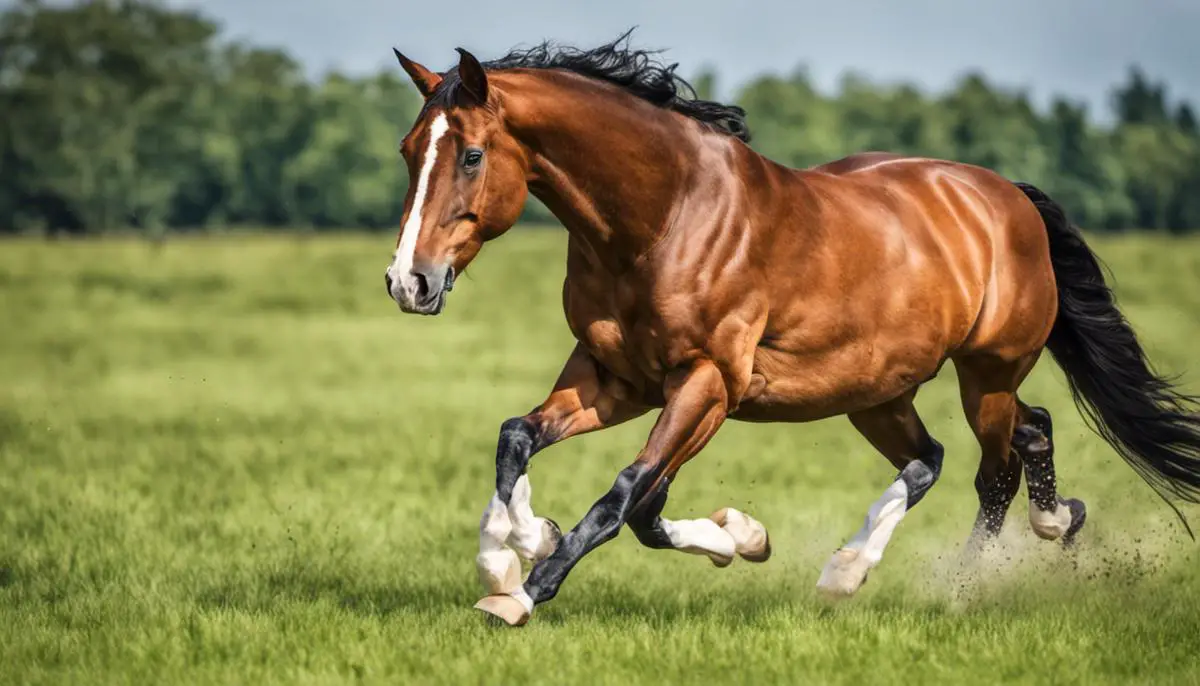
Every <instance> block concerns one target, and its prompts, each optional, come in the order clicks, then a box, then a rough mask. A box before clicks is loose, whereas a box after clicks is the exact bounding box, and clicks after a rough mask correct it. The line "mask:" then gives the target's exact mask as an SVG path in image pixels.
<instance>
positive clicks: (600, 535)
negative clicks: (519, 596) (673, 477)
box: [524, 464, 666, 603]
mask: <svg viewBox="0 0 1200 686" xmlns="http://www.w3.org/2000/svg"><path fill="white" fill-rule="evenodd" d="M656 475H657V470H655V469H653V468H651V467H649V466H648V465H645V464H634V465H631V466H629V467H626V468H625V469H623V470H622V471H621V473H620V474H619V475H617V480H616V482H614V483H613V486H612V488H611V489H609V491H608V493H606V494H605V495H604V497H602V498H600V500H597V501H596V503H595V504H594V505H592V508H591V509H590V510H588V513H587V514H586V515H584V516H583V519H581V520H580V521H579V523H578V524H576V525H575V528H574V529H571V531H570V532H569V533H568V534H567V535H566V536H563V539H562V542H560V543H559V545H558V548H557V549H555V551H554V553H553V554H552V555H550V557H547V558H546V559H544V560H542V561H541V562H538V563H537V564H536V565H534V566H533V569H532V570H531V571H530V572H529V577H528V578H527V579H526V580H525V585H524V588H525V592H526V593H528V594H529V597H530V598H532V599H533V602H534V603H543V602H545V601H547V600H550V599H551V598H553V597H554V596H555V595H557V594H558V588H559V586H560V585H562V582H563V580H564V579H565V578H566V577H567V574H568V573H569V572H570V571H571V568H572V567H574V566H575V564H576V563H578V562H579V560H580V559H581V558H582V557H583V556H584V555H586V554H587V553H589V552H590V551H591V550H592V549H594V548H595V547H597V546H599V545H600V544H602V543H604V542H606V541H610V540H612V539H613V538H615V537H616V535H617V534H618V533H620V531H621V527H622V526H623V525H624V524H625V522H626V521H627V520H628V518H629V516H630V512H631V510H632V508H633V506H634V505H635V504H637V503H638V502H639V501H640V500H641V499H642V496H644V495H645V493H646V489H647V488H648V487H649V486H650V484H651V483H653V481H654V479H655V477H656ZM660 499H661V500H662V501H663V502H665V500H666V489H665V488H664V489H663V491H662V495H661V496H655V498H653V499H652V500H650V501H649V502H651V503H652V502H654V501H657V500H660ZM647 509H649V508H647ZM660 509H661V508H660ZM656 517H657V515H656Z"/></svg>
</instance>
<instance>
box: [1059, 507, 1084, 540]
mask: <svg viewBox="0 0 1200 686" xmlns="http://www.w3.org/2000/svg"><path fill="white" fill-rule="evenodd" d="M1063 504H1064V505H1066V506H1067V507H1068V508H1069V509H1070V510H1071V525H1070V526H1069V527H1067V533H1065V534H1063V537H1062V542H1063V546H1064V547H1067V548H1070V547H1072V546H1074V545H1075V535H1076V534H1078V533H1079V531H1080V529H1082V528H1083V525H1084V523H1085V522H1087V506H1086V505H1084V504H1083V501H1082V500H1079V499H1078V498H1069V499H1067V500H1064V501H1063Z"/></svg>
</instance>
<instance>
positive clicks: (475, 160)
mask: <svg viewBox="0 0 1200 686" xmlns="http://www.w3.org/2000/svg"><path fill="white" fill-rule="evenodd" d="M482 161H483V151H482V150H479V149H477V148H471V149H470V150H468V151H467V154H465V155H463V167H464V168H466V169H474V168H476V167H478V166H479V163H480V162H482Z"/></svg>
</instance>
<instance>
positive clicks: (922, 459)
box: [896, 438, 946, 510]
mask: <svg viewBox="0 0 1200 686" xmlns="http://www.w3.org/2000/svg"><path fill="white" fill-rule="evenodd" d="M945 454H946V451H945V449H943V448H942V444H941V443H938V442H937V441H935V440H933V439H932V438H928V440H927V442H926V443H925V447H924V448H922V450H921V454H920V455H919V456H918V457H917V459H915V460H913V461H912V462H909V463H908V464H907V465H905V466H904V469H901V470H900V474H899V476H897V477H896V478H897V479H902V480H903V481H904V485H905V487H906V488H907V489H908V507H907V509H909V510H911V509H912V508H913V507H915V506H916V504H917V503H919V502H921V499H922V498H924V497H925V493H926V492H928V491H929V489H930V488H931V487H932V486H933V484H934V483H936V482H937V480H938V477H939V476H941V473H942V458H943V457H944V456H945Z"/></svg>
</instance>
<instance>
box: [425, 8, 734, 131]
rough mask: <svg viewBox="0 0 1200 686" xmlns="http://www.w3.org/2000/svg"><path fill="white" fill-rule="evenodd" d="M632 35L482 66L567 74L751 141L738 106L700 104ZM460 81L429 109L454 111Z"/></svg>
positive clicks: (544, 47)
mask: <svg viewBox="0 0 1200 686" xmlns="http://www.w3.org/2000/svg"><path fill="white" fill-rule="evenodd" d="M631 33H633V31H632V29H631V30H629V31H626V32H625V33H623V34H621V35H620V36H619V37H618V38H617V39H616V40H614V41H612V42H610V43H605V44H604V45H601V46H599V47H596V48H593V49H591V50H580V49H578V48H572V47H564V46H559V45H555V44H553V43H550V42H549V41H547V42H543V43H541V44H539V45H535V46H533V47H531V48H526V49H517V50H513V51H511V52H509V53H508V54H507V55H505V56H504V57H501V58H500V59H496V60H492V61H490V62H483V63H482V64H483V67H484V69H489V70H490V69H565V70H567V71H572V72H575V73H576V74H582V75H583V76H589V77H591V78H594V79H598V80H601V81H607V82H608V83H611V84H615V85H617V86H620V87H621V88H623V89H625V90H626V91H628V92H630V93H632V94H633V95H636V96H637V97H639V98H641V99H642V100H645V101H647V102H650V103H653V104H655V105H657V106H659V107H663V108H666V109H669V110H674V111H676V112H679V113H680V114H683V115H686V116H688V117H691V118H692V119H695V120H697V121H700V122H704V123H705V124H708V125H709V126H711V127H713V128H714V129H715V130H717V131H720V132H722V133H725V134H728V135H730V136H734V137H736V138H740V139H741V140H743V141H749V140H750V129H749V128H748V127H747V126H746V111H745V110H743V109H742V108H740V107H738V106H736V105H723V104H721V103H718V102H711V101H708V100H700V99H699V98H697V97H696V90H695V89H694V88H692V85H691V84H689V83H688V82H687V81H685V80H684V79H683V78H682V77H680V76H679V75H678V74H676V73H675V68H676V67H678V66H679V65H678V64H670V65H667V64H663V63H662V62H659V61H657V60H656V59H654V55H655V54H656V52H654V51H650V50H637V49H634V48H631V47H629V36H630V34H631ZM461 83H462V82H461V81H460V80H459V78H458V67H454V68H453V69H451V70H450V71H448V72H446V73H444V74H442V83H441V84H440V85H439V86H438V88H437V91H435V92H434V94H433V95H432V96H431V97H430V98H429V101H428V102H427V103H426V106H427V107H428V106H429V105H440V106H443V107H445V106H450V105H452V104H453V103H455V102H456V101H457V94H458V89H459V86H460V85H461Z"/></svg>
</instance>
